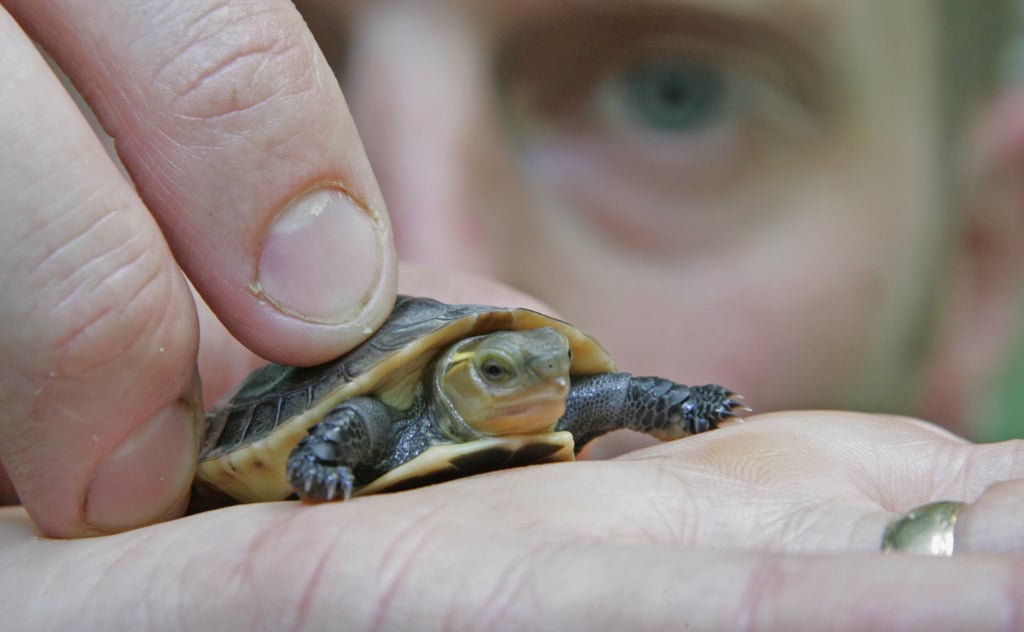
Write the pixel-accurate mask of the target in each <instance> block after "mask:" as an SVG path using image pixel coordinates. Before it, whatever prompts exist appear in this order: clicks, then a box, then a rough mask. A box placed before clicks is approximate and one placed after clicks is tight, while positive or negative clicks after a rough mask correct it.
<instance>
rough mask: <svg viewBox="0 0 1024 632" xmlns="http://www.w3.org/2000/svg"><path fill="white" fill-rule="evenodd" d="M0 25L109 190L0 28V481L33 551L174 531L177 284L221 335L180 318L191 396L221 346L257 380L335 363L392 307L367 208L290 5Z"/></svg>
mask: <svg viewBox="0 0 1024 632" xmlns="http://www.w3.org/2000/svg"><path fill="white" fill-rule="evenodd" d="M2 5H3V9H6V10H8V11H10V12H11V14H13V15H14V16H15V17H16V18H17V19H18V21H19V23H20V24H21V25H22V26H23V27H24V29H25V30H26V31H27V32H28V33H29V34H30V35H31V36H32V37H33V38H35V39H36V40H38V41H39V42H40V43H41V44H42V46H43V47H44V48H45V49H46V50H47V51H48V52H49V53H50V54H51V55H52V56H53V58H54V59H55V60H56V61H57V63H58V64H60V65H61V66H62V67H63V68H64V69H65V70H66V72H67V74H68V75H69V76H70V78H71V79H72V80H73V81H74V83H75V84H76V85H77V86H79V88H80V90H81V92H82V93H83V94H84V95H85V97H86V98H87V99H88V101H89V103H90V105H91V106H92V108H93V110H94V111H95V112H96V113H97V116H98V118H99V120H100V121H101V122H102V124H103V126H104V128H105V129H106V130H107V131H108V132H109V133H110V134H111V135H112V136H113V137H115V138H116V143H117V150H118V153H119V155H120V157H121V159H122V161H123V163H124V165H125V166H126V168H127V171H128V173H129V174H130V175H131V178H132V181H133V182H132V183H129V182H128V181H126V180H125V178H124V177H123V175H122V174H121V172H120V171H119V170H118V169H117V168H116V167H115V165H114V164H113V163H112V162H111V161H110V160H109V159H108V157H107V154H106V152H105V150H104V148H103V146H102V144H101V143H100V142H99V141H98V140H97V139H96V137H95V135H94V133H93V131H92V129H91V128H90V126H89V124H88V123H87V122H86V120H85V119H84V118H83V117H82V115H81V114H80V112H79V110H78V109H77V108H76V106H75V104H74V103H73V102H72V100H71V99H70V98H69V97H68V95H67V93H66V92H65V91H64V90H63V88H62V87H61V85H60V83H59V81H58V80H57V79H56V78H55V77H54V76H53V74H52V73H51V71H50V70H49V68H48V67H47V65H46V63H44V61H43V60H42V58H41V57H40V56H39V53H38V51H37V50H36V48H35V46H34V45H33V43H32V42H31V41H30V40H29V38H28V37H26V36H25V34H24V33H23V32H21V31H20V30H19V27H18V24H16V23H15V22H14V21H13V20H12V19H11V16H10V15H8V14H7V13H5V12H4V11H3V10H2V9H0V51H2V54H0V65H2V66H3V74H4V77H5V81H4V83H3V86H4V87H3V94H2V95H0V144H2V146H3V147H4V151H3V154H2V156H0V190H3V191H4V205H3V207H2V208H0V220H2V222H3V225H4V227H5V228H4V230H3V231H2V232H0V288H3V297H2V300H0V411H2V413H0V462H2V463H3V466H4V468H6V470H7V473H8V474H9V475H10V478H11V480H13V482H14V484H15V486H16V489H17V492H18V494H19V496H20V498H21V500H22V501H23V503H24V504H25V506H26V508H27V509H28V511H29V513H30V514H31V515H32V517H33V518H34V519H35V521H36V522H37V523H38V525H39V526H40V528H42V529H43V531H45V532H46V533H48V534H50V535H55V536H62V537H70V536H78V535H83V534H87V533H96V532H109V531H117V530H121V529H126V528H131V527H134V526H138V525H140V524H146V523H150V522H153V521H156V520H160V519H164V518H167V517H170V516H173V515H179V514H180V513H181V511H183V509H184V502H185V501H186V500H187V493H188V489H189V485H190V482H191V478H192V474H193V472H194V466H195V458H196V443H197V437H196V429H197V427H198V426H199V424H198V418H199V416H200V415H201V414H202V402H201V400H200V397H199V391H198V378H197V373H196V369H195V366H196V354H197V346H198V344H199V341H198V338H199V335H198V333H199V328H198V326H197V318H196V306H195V303H194V301H193V298H192V292H191V291H190V288H189V286H188V284H187V283H186V282H185V280H184V277H183V276H182V274H181V271H182V270H184V272H185V273H187V275H188V278H189V279H190V280H191V281H192V283H193V284H194V285H195V286H196V287H197V288H198V290H199V291H200V292H201V293H202V295H203V296H204V297H205V299H206V300H207V301H208V302H209V303H210V305H211V306H212V307H213V309H214V311H215V312H216V314H217V317H218V318H219V319H220V320H221V321H223V322H224V323H225V324H226V325H227V329H228V330H230V332H231V335H230V336H229V335H227V334H226V332H224V330H223V328H222V327H221V326H220V325H219V324H218V323H217V321H216V319H215V318H213V317H211V316H209V314H204V315H203V327H202V329H203V335H202V341H201V343H202V350H201V361H202V362H203V364H204V366H203V373H204V376H205V377H206V381H207V383H208V384H207V387H208V389H213V390H217V389H219V388H223V386H225V385H226V384H225V383H226V382H229V381H231V382H235V381H237V380H238V379H240V378H241V376H242V375H244V373H245V372H247V370H248V369H250V368H252V363H253V356H252V354H251V353H248V352H243V351H242V347H241V345H239V344H238V343H237V342H235V339H236V338H237V340H240V341H241V342H242V343H244V344H245V345H247V346H248V347H249V348H251V349H252V350H254V351H256V352H257V353H259V354H260V355H262V356H264V357H266V358H268V359H271V360H275V361H279V362H287V363H292V364H312V363H315V362H318V361H323V360H326V359H328V358H331V357H335V356H337V355H339V354H340V353H342V352H344V351H345V350H347V349H349V348H351V347H352V346H353V345H354V344H356V343H357V342H358V341H359V340H361V339H362V338H363V337H365V336H366V334H367V333H368V332H369V331H371V330H372V329H373V328H375V327H376V326H377V325H378V324H379V323H380V322H382V320H383V319H384V318H385V317H386V315H387V313H388V311H389V308H390V305H391V302H392V300H393V298H394V292H395V269H396V263H395V255H394V252H393V247H392V240H391V232H390V227H389V225H388V220H387V216H386V212H385V209H384V203H383V201H382V199H381V195H380V192H379V191H378V189H377V185H376V183H375V181H374V178H373V176H372V174H371V172H370V167H369V164H368V161H367V159H366V157H365V155H364V153H363V149H362V146H361V144H360V142H359V139H358V136H357V134H356V130H355V128H354V125H353V124H352V121H351V118H350V116H349V114H348V111H347V109H346V106H345V103H344V100H343V98H342V96H341V93H340V90H339V88H338V85H337V83H336V81H335V80H334V76H333V74H332V72H331V70H330V68H329V67H328V65H327V64H326V62H325V61H324V59H323V57H322V56H321V54H320V52H319V50H318V49H317V47H316V44H315V43H314V41H313V39H312V36H311V35H310V34H309V32H308V31H307V29H306V27H305V24H304V22H303V21H302V19H301V17H300V16H299V14H298V13H297V12H296V11H295V8H294V6H293V5H292V3H290V2H286V1H285V0H246V1H241V2H230V3H224V2H211V1H209V0H174V1H171V0H167V1H158V2H152V1H149V2H121V1H119V2H113V1H111V0H89V1H88V2H85V1H81V0H55V1H54V2H35V1H34V0H32V1H30V0H3V2H2ZM133 185H134V186H133ZM303 194H309V195H308V196H307V197H305V198H303V197H302V195H303ZM303 200H304V202H303ZM0 479H3V476H0ZM2 487H3V486H2V485H0V489H2ZM8 496H10V494H9V493H8Z"/></svg>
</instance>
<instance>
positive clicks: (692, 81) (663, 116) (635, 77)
mask: <svg viewBox="0 0 1024 632" xmlns="http://www.w3.org/2000/svg"><path fill="white" fill-rule="evenodd" d="M623 82H624V86H623V87H624V88H625V95H624V97H625V105H626V111H627V113H628V114H629V116H630V117H631V118H632V119H633V121H634V122H635V123H637V124H639V125H641V126H643V127H647V128H650V129H655V130H660V131H668V132H682V131H689V130H693V129H696V128H699V127H701V126H704V125H707V124H708V123H712V122H714V121H715V120H716V119H717V118H718V117H719V116H721V115H722V114H723V111H722V109H723V108H722V106H723V104H724V98H725V82H724V80H723V78H722V76H721V73H719V72H718V71H717V70H715V69H712V68H707V67H701V66H695V65H693V64H688V63H680V62H652V63H646V64H637V65H635V66H633V67H631V68H629V69H627V71H626V73H625V75H624V77H623Z"/></svg>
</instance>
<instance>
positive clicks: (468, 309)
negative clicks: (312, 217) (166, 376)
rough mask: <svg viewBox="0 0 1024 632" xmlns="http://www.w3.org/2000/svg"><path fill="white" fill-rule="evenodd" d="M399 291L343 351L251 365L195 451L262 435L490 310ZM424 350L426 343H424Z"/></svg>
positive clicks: (210, 451)
mask: <svg viewBox="0 0 1024 632" xmlns="http://www.w3.org/2000/svg"><path fill="white" fill-rule="evenodd" d="M493 309H494V308H492V307H486V306H482V305H447V304H444V303H440V302H438V301H434V300H431V299H420V298H416V299H413V298H410V297H407V296H400V297H399V299H398V301H397V302H396V303H395V308H394V309H393V310H392V312H391V315H390V316H389V317H388V319H387V320H386V321H385V322H384V324H383V325H382V326H381V327H380V329H379V330H378V331H377V333H375V334H374V335H373V336H371V337H370V338H369V339H368V340H366V341H365V342H363V343H362V344H361V345H359V346H358V347H356V348H355V349H353V350H352V351H350V352H349V353H348V354H346V355H344V356H342V357H340V358H337V359H334V360H331V361H329V362H326V363H324V364H320V365H317V366H312V367H290V366H283V365H279V364H268V365H266V366H264V367H262V368H260V369H258V370H256V371H254V372H253V373H252V374H251V375H249V377H248V378H246V380H245V381H244V382H243V383H242V384H241V386H240V387H239V388H238V389H237V390H236V391H235V392H234V393H233V394H231V395H229V397H228V399H229V400H230V403H229V404H227V405H225V406H222V407H220V406H219V407H217V408H216V409H215V410H214V411H213V412H212V413H211V415H210V416H209V418H208V419H207V432H206V435H205V439H204V441H203V445H202V449H201V452H202V454H203V455H204V458H210V457H215V456H217V455H219V454H223V453H226V452H230V451H232V450H235V449H238V448H239V447H241V446H244V445H246V444H249V443H252V442H253V441H255V440H257V439H259V438H261V437H264V436H266V435H267V434H269V433H271V432H273V431H274V429H275V428H277V427H278V426H279V425H280V424H281V423H283V422H285V421H287V420H289V419H291V418H293V417H295V416H296V415H298V414H299V413H301V412H302V411H304V410H307V409H309V408H310V406H312V405H313V404H314V403H315V402H317V401H320V400H321V399H323V398H324V397H326V396H327V395H328V394H329V393H331V392H334V391H336V390H337V389H338V388H339V387H340V386H341V385H342V384H343V383H346V382H351V381H353V380H355V379H356V378H357V377H359V376H360V375H362V374H364V373H365V372H366V371H367V370H368V369H370V368H371V367H373V366H376V365H377V364H378V363H380V362H382V361H383V360H384V359H385V358H387V357H388V356H389V355H390V354H392V353H393V352H395V351H397V350H399V349H403V348H405V347H407V346H408V345H410V344H414V343H415V342H416V341H418V340H425V339H427V337H428V336H429V335H430V334H431V333H433V332H435V331H438V330H440V329H443V328H444V327H445V326H447V325H448V324H450V323H452V322H454V321H457V320H461V319H463V318H466V317H467V316H472V315H474V314H477V315H479V314H483V313H486V312H489V311H490V310H493ZM425 350H426V349H425Z"/></svg>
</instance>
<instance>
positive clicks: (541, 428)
mask: <svg viewBox="0 0 1024 632" xmlns="http://www.w3.org/2000/svg"><path fill="white" fill-rule="evenodd" d="M571 364H572V353H571V351H570V350H569V341H568V339H566V337H565V336H564V335H562V334H561V333H559V332H558V331H556V330H555V329H552V328H551V327H542V328H539V329H527V330H523V331H502V332H497V333H492V334H485V335H482V336H476V337H473V338H467V339H465V340H462V341H461V342H459V343H457V344H455V345H453V346H452V347H451V348H449V350H448V351H447V353H446V354H445V356H444V357H442V358H441V361H440V362H439V364H438V367H437V372H436V374H435V375H436V378H435V379H436V389H437V394H438V395H440V397H441V399H442V400H443V401H445V402H446V403H447V406H448V407H449V409H450V411H451V412H452V413H454V415H455V416H457V417H458V418H460V419H461V420H462V421H463V422H464V423H465V424H466V425H468V426H470V427H471V428H473V429H474V430H476V431H478V432H481V433H483V434H486V435H508V434H532V433H537V432H548V431H550V430H551V429H552V428H553V427H554V425H555V422H557V421H558V420H559V419H560V418H561V417H562V415H563V414H564V413H565V397H566V395H567V394H568V392H569V367H570V365H571Z"/></svg>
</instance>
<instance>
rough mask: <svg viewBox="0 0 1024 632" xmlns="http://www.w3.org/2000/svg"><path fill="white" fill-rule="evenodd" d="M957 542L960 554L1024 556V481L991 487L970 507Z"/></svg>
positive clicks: (960, 521)
mask: <svg viewBox="0 0 1024 632" xmlns="http://www.w3.org/2000/svg"><path fill="white" fill-rule="evenodd" d="M955 538H956V539H955V546H956V549H955V550H956V552H957V554H961V553H1021V552H1024V480H1015V481H1006V482H1003V483H997V484H995V485H992V486H991V487H989V488H988V489H987V490H985V492H984V493H983V494H982V495H981V496H980V497H979V498H978V499H977V500H975V501H974V502H972V503H970V504H968V505H967V506H966V507H965V508H964V509H963V511H961V512H960V515H959V516H958V517H957V521H956V531H955Z"/></svg>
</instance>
